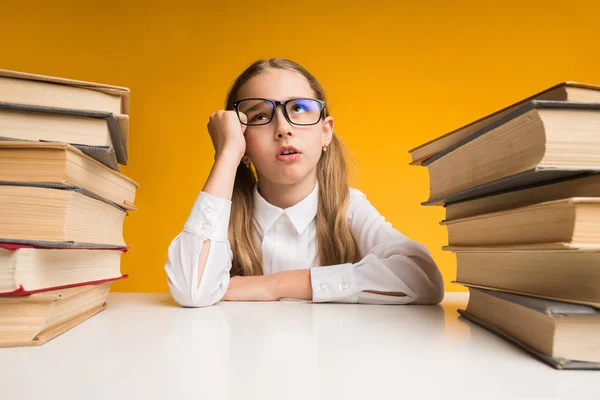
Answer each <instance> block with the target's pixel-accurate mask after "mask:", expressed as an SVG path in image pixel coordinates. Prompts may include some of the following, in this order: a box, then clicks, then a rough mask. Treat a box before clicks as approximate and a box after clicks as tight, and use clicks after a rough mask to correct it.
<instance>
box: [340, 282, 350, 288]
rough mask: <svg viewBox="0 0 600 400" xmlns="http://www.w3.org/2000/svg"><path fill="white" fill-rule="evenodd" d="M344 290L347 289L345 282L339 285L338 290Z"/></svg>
mask: <svg viewBox="0 0 600 400" xmlns="http://www.w3.org/2000/svg"><path fill="white" fill-rule="evenodd" d="M346 289H348V284H347V283H346V282H342V283H340V290H346Z"/></svg>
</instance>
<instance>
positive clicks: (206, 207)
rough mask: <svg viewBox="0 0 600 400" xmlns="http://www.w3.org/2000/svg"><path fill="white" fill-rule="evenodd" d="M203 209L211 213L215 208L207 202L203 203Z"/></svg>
mask: <svg viewBox="0 0 600 400" xmlns="http://www.w3.org/2000/svg"><path fill="white" fill-rule="evenodd" d="M202 211H204V212H205V213H207V214H210V213H212V212H213V208H212V207H211V206H207V205H206V204H204V205H202Z"/></svg>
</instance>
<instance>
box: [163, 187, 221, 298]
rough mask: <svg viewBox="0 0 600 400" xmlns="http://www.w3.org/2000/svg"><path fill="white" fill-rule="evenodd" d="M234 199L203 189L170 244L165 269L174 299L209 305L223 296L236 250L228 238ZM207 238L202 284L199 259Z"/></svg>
mask: <svg viewBox="0 0 600 400" xmlns="http://www.w3.org/2000/svg"><path fill="white" fill-rule="evenodd" d="M230 213H231V200H227V199H224V198H220V197H216V196H213V195H211V194H209V193H206V192H200V194H199V195H198V197H197V199H196V202H195V203H194V206H193V208H192V212H191V213H190V215H189V217H188V219H187V221H186V223H185V225H184V227H183V231H182V232H180V233H179V234H178V235H177V236H176V237H175V239H173V241H172V242H171V244H170V245H169V250H168V259H167V262H166V264H165V270H166V272H167V276H168V283H169V289H170V291H171V295H172V296H173V299H174V300H175V301H176V302H177V303H179V304H180V305H182V306H186V307H205V306H210V305H213V304H215V303H217V302H218V301H219V300H221V299H222V298H223V296H224V295H225V292H226V291H227V287H228V286H229V271H230V270H231V263H232V260H233V253H232V251H231V246H230V244H229V240H228V239H227V228H228V226H229V217H230ZM206 240H209V241H210V249H209V252H208V258H207V260H206V265H205V267H204V272H203V274H202V279H201V281H200V284H198V259H199V257H200V250H201V249H202V245H203V244H204V242H205V241H206Z"/></svg>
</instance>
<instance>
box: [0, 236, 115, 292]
mask: <svg viewBox="0 0 600 400" xmlns="http://www.w3.org/2000/svg"><path fill="white" fill-rule="evenodd" d="M125 251H126V249H125V248H123V249H77V250H74V249H49V248H36V247H34V246H26V245H10V244H6V243H0V296H6V295H29V294H33V293H37V292H43V291H49V290H56V289H63V288H66V287H73V286H83V285H90V284H95V283H100V282H104V281H115V280H118V279H122V278H123V277H124V275H122V274H121V255H122V254H123V252H125Z"/></svg>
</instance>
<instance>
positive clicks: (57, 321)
mask: <svg viewBox="0 0 600 400" xmlns="http://www.w3.org/2000/svg"><path fill="white" fill-rule="evenodd" d="M110 285H111V283H110V282H107V283H102V284H99V285H93V286H80V287H74V288H68V289H62V290H54V291H50V292H43V293H36V294H32V295H30V296H14V297H0V347H16V346H39V345H41V344H44V343H46V342H48V341H49V340H51V339H53V338H55V337H57V336H58V335H60V334H62V333H64V332H66V331H67V330H69V329H71V328H73V327H75V326H76V325H78V324H80V323H82V322H83V321H85V320H87V319H88V318H90V317H92V316H93V315H95V314H97V313H98V312H100V311H102V310H103V309H104V308H105V307H106V299H107V298H108V294H109V291H110Z"/></svg>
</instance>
